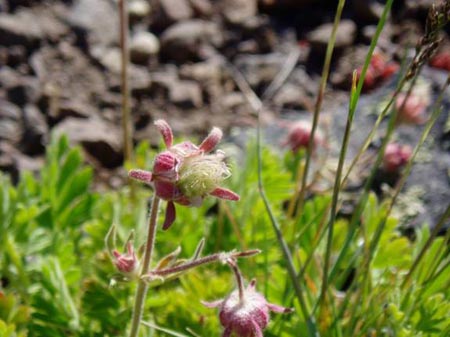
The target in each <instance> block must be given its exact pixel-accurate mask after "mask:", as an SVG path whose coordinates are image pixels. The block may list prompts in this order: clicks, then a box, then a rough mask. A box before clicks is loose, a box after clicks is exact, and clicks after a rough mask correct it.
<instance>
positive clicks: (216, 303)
mask: <svg viewBox="0 0 450 337" xmlns="http://www.w3.org/2000/svg"><path fill="white" fill-rule="evenodd" d="M201 303H202V304H203V305H204V306H205V307H207V308H217V307H218V306H220V305H221V304H222V303H223V300H217V301H213V302H206V301H201Z"/></svg>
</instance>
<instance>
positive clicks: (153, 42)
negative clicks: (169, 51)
mask: <svg viewBox="0 0 450 337" xmlns="http://www.w3.org/2000/svg"><path fill="white" fill-rule="evenodd" d="M158 52H159V40H158V38H157V37H156V36H155V35H153V34H152V33H150V32H145V31H142V32H138V33H136V34H135V35H134V36H133V37H132V38H131V41H130V59H131V62H134V63H138V64H146V63H148V61H149V59H150V57H152V56H153V55H156V54H158Z"/></svg>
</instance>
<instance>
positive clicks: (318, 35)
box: [307, 20, 356, 53]
mask: <svg viewBox="0 0 450 337" xmlns="http://www.w3.org/2000/svg"><path fill="white" fill-rule="evenodd" d="M332 30H333V23H326V24H323V25H321V26H319V27H317V28H316V29H314V30H313V31H311V32H309V33H308V34H307V39H308V41H309V42H310V43H311V47H312V48H313V50H315V51H316V52H319V53H324V52H325V51H326V49H327V45H328V41H329V40H330V37H331V32H332ZM355 37H356V25H355V23H354V22H353V21H351V20H342V21H341V22H340V23H339V27H338V30H337V33H336V43H335V48H336V49H343V48H345V47H349V46H351V45H352V44H353V42H354V41H355Z"/></svg>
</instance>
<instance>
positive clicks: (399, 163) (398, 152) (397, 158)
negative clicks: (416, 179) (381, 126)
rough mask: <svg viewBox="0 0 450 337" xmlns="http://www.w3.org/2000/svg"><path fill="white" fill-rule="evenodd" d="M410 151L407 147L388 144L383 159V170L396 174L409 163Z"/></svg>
mask: <svg viewBox="0 0 450 337" xmlns="http://www.w3.org/2000/svg"><path fill="white" fill-rule="evenodd" d="M411 155H412V149H411V147H410V146H409V145H400V144H398V143H389V144H388V145H387V146H386V151H385V152H384V157H383V169H384V170H385V171H386V172H390V173H396V172H398V171H399V170H400V169H401V168H402V167H403V166H405V165H406V163H407V162H408V161H409V159H410V158H411Z"/></svg>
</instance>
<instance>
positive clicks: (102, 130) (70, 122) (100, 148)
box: [55, 117, 123, 168]
mask: <svg viewBox="0 0 450 337" xmlns="http://www.w3.org/2000/svg"><path fill="white" fill-rule="evenodd" d="M55 133H56V134H67V136H68V137H69V139H70V141H71V142H72V143H78V144H81V145H82V146H83V148H84V149H85V150H86V152H87V153H89V154H90V156H92V157H93V159H95V160H96V161H98V162H99V163H101V164H102V165H103V166H105V167H108V168H113V167H117V166H119V165H121V163H122V160H123V154H122V150H123V145H122V136H121V132H120V129H119V128H117V127H116V126H115V125H112V124H109V123H107V122H104V121H103V120H101V119H99V118H88V119H79V118H72V117H69V118H66V119H65V120H64V121H63V122H61V123H60V124H58V125H57V126H56V127H55Z"/></svg>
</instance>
